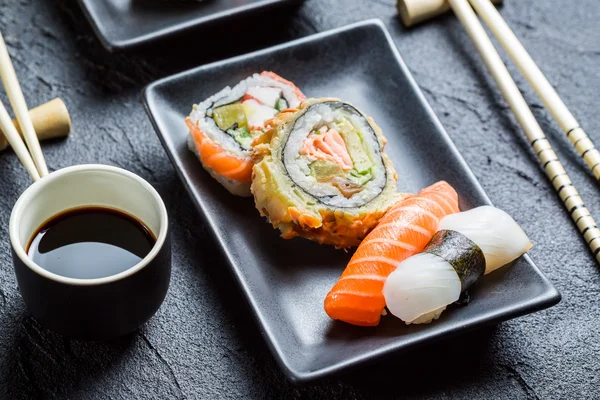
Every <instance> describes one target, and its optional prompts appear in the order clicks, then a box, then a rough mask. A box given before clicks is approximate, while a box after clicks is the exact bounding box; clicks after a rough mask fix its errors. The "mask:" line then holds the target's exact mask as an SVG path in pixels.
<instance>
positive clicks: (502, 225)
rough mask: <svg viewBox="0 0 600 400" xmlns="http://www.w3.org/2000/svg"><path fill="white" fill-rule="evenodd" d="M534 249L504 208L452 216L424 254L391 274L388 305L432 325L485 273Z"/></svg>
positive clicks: (403, 315)
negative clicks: (432, 322) (433, 321)
mask: <svg viewBox="0 0 600 400" xmlns="http://www.w3.org/2000/svg"><path fill="white" fill-rule="evenodd" d="M530 248H531V242H530V241H529V239H528V238H527V235H526V234H525V232H523V230H522V229H521V227H519V225H518V224H517V223H516V222H515V220H514V219H512V218H511V217H510V216H509V215H508V214H507V213H505V212H504V211H502V210H499V209H497V208H494V207H491V206H482V207H478V208H475V209H473V210H470V211H465V212H461V213H457V214H451V215H448V216H446V217H444V218H443V219H442V220H441V221H440V225H439V231H438V232H436V234H435V235H434V236H433V238H432V239H431V241H430V242H429V243H428V244H427V246H426V247H425V249H424V250H423V252H422V253H420V254H417V255H415V256H412V257H409V258H407V259H406V260H404V261H403V262H401V263H400V264H399V265H398V267H397V268H396V270H395V271H394V272H392V273H391V274H390V275H389V277H388V278H387V280H386V282H385V284H384V287H383V295H384V297H385V301H386V305H387V308H388V310H390V312H391V313H392V314H394V315H395V316H396V317H398V318H400V319H401V320H403V321H404V322H406V323H407V324H419V323H429V322H431V321H432V320H434V319H437V318H439V316H440V314H441V313H442V312H443V311H444V310H445V309H446V307H447V306H448V305H450V304H452V303H454V302H455V301H457V300H458V299H459V297H460V294H461V293H462V292H464V291H465V290H466V289H468V288H469V287H470V286H471V285H472V284H473V283H475V282H476V281H477V280H478V279H479V278H480V277H481V276H483V275H484V274H486V273H489V272H491V271H493V270H495V269H497V268H499V267H501V266H503V265H505V264H507V263H509V262H511V261H513V260H515V259H516V258H518V257H520V256H521V255H523V254H524V253H526V252H527V251H528V250H529V249H530Z"/></svg>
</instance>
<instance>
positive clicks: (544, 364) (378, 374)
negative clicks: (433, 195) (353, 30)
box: [0, 0, 600, 399]
mask: <svg viewBox="0 0 600 400" xmlns="http://www.w3.org/2000/svg"><path fill="white" fill-rule="evenodd" d="M502 14H503V15H504V17H505V18H506V19H507V20H508V22H509V24H510V25H511V26H512V27H513V28H514V30H515V31H516V33H517V35H518V36H519V37H520V38H521V40H522V41H523V43H524V44H525V46H526V47H527V48H528V49H529V51H530V53H531V54H532V56H533V58H534V59H535V60H536V61H537V62H538V63H539V64H540V65H541V67H542V69H543V70H544V72H545V73H546V75H547V77H548V79H549V80H550V81H551V82H552V83H553V84H554V85H555V86H556V87H557V88H558V91H559V92H560V94H561V96H562V98H563V100H564V101H565V102H566V103H567V105H568V106H569V107H570V108H571V109H572V110H573V112H574V114H575V115H576V117H577V118H578V119H579V121H580V122H581V124H582V125H583V127H584V128H586V130H587V131H588V133H589V134H590V136H591V137H592V139H595V141H596V142H597V143H600V116H598V106H599V103H600V69H599V67H600V39H599V38H600V25H599V24H598V22H597V21H598V20H600V2H598V0H577V1H576V2H574V1H570V0H546V1H539V0H519V1H515V0H508V1H506V4H505V6H504V7H503V8H502ZM369 17H378V18H381V19H382V20H383V21H384V22H385V24H386V25H387V27H388V29H389V30H390V32H391V33H392V36H393V37H394V38H395V40H396V43H397V45H398V47H399V49H400V52H401V53H402V55H403V56H404V58H405V60H406V62H407V64H408V66H409V67H410V69H411V71H412V72H413V73H414V75H415V78H416V80H417V81H418V83H419V84H420V85H421V87H422V89H423V90H424V92H425V95H426V97H427V98H428V100H429V101H430V102H431V104H432V106H433V108H434V110H435V111H436V113H437V114H438V116H439V117H440V119H441V121H442V123H443V124H444V126H445V127H446V129H447V130H448V132H449V134H450V136H451V137H452V138H453V140H454V142H455V143H456V145H457V146H458V148H459V150H460V151H461V152H462V154H463V156H464V158H465V159H466V160H467V162H468V163H469V165H470V166H471V168H472V169H473V171H474V173H475V175H476V176H477V177H478V178H479V180H480V181H481V183H482V185H483V187H484V188H485V190H486V191H487V193H488V194H489V196H490V197H491V199H492V201H493V202H494V203H495V204H496V205H497V206H499V207H501V208H503V209H505V210H506V211H508V212H509V213H510V214H512V215H513V216H514V217H515V219H516V220H517V221H518V222H519V223H520V224H521V225H522V226H523V227H524V228H525V230H526V231H527V233H528V234H529V236H530V238H531V239H532V241H533V242H534V244H535V246H534V248H533V250H532V251H531V256H532V258H533V260H534V261H535V262H536V263H537V264H538V266H539V267H540V268H541V269H542V270H543V271H544V272H545V273H546V274H547V276H548V277H549V278H550V279H551V280H552V282H554V284H555V285H556V287H557V288H558V289H559V290H560V291H561V293H562V295H563V300H562V302H561V303H560V304H559V305H557V306H555V307H553V308H551V309H549V310H546V311H543V312H540V313H537V314H534V315H529V316H525V317H522V318H519V319H516V320H513V321H509V322H506V323H503V324H501V325H499V326H497V327H494V328H488V329H485V330H480V331H477V332H474V333H471V334H469V335H467V336H463V337H460V338H455V339H451V340H447V341H445V342H442V343H439V344H434V345H431V346H428V347H426V348H422V349H420V350H418V351H414V352H412V353H408V354H403V355H396V356H394V357H392V358H391V359H389V360H387V361H385V362H382V363H379V364H376V365H372V366H369V367H365V368H362V369H360V370H356V371H354V372H352V373H350V374H349V375H346V376H342V377H340V378H337V379H331V380H328V381H324V382H320V383H317V384H315V385H310V386H302V387H296V386H293V385H291V384H290V383H289V382H288V381H287V380H286V378H285V377H284V376H283V374H282V373H281V372H280V371H279V368H278V367H277V365H276V364H275V362H274V359H273V357H272V356H271V354H270V353H269V351H268V349H267V346H266V345H265V343H264V341H263V339H262V338H261V336H260V334H259V332H258V329H257V327H256V325H255V323H254V321H253V319H252V318H251V316H250V313H249V310H248V308H247V306H246V305H245V304H244V302H243V299H242V296H241V295H240V294H239V292H238V290H237V287H236V286H235V284H234V281H233V279H232V277H231V276H230V275H229V273H228V271H227V267H226V266H225V265H224V262H223V260H222V259H221V258H220V257H219V255H218V253H217V252H216V251H215V250H214V247H215V244H214V243H213V241H212V240H211V239H210V237H209V235H208V234H207V231H206V227H204V226H203V223H202V222H201V220H200V218H199V217H198V215H197V214H196V211H195V209H194V207H193V206H192V204H191V202H190V200H189V199H188V198H187V195H186V193H185V191H184V188H183V187H182V185H181V183H180V182H179V181H178V178H177V176H176V174H175V172H174V170H173V168H172V167H171V165H170V164H169V161H168V160H167V157H166V156H165V153H164V152H163V149H162V148H161V145H160V144H159V141H158V139H157V138H156V135H155V133H154V131H153V129H152V127H151V125H150V122H149V121H148V118H147V117H146V114H145V112H144V110H143V109H142V106H141V105H140V90H141V89H142V88H143V87H144V86H145V85H146V84H148V83H150V82H152V81H153V80H155V79H157V78H160V77H163V76H167V75H170V74H172V73H175V72H178V71H181V70H184V69H188V68H191V67H194V66H197V65H199V64H203V63H206V62H209V61H214V60H217V59H222V58H225V57H229V56H233V55H235V54H240V53H244V52H248V51H251V50H255V49H259V48H263V47H267V46H270V45H272V44H275V43H278V42H283V41H287V40H290V39H293V38H297V37H301V36H305V35H309V34H311V33H314V32H317V31H323V30H326V29H330V28H335V27H339V26H342V25H345V24H347V23H350V22H354V21H358V20H361V19H364V18H369ZM265 19H266V20H265ZM0 28H1V29H2V31H3V33H4V35H5V38H6V41H7V44H8V46H9V51H10V53H11V54H12V56H13V61H14V63H15V67H16V69H17V73H18V75H19V76H20V77H21V82H22V85H23V89H24V92H25V96H26V98H27V100H28V102H29V104H30V105H31V106H33V105H37V104H40V103H43V102H45V101H48V100H50V99H51V98H54V97H57V96H60V97H62V98H63V99H64V100H65V102H66V103H67V106H68V108H69V110H70V112H71V116H72V119H73V133H72V135H71V137H69V138H68V139H67V140H59V141H55V142H53V143H46V144H45V145H44V152H45V155H46V160H47V162H48V165H49V167H50V169H51V170H56V169H59V168H63V167H66V166H69V165H73V164H81V163H92V162H98V163H106V164H112V165H118V166H120V167H123V168H126V169H129V170H132V171H133V172H135V173H137V174H140V175H141V176H143V177H144V178H146V179H147V180H149V181H150V182H151V183H152V184H153V185H154V186H155V187H156V188H157V189H158V190H159V192H160V193H161V194H162V196H163V198H164V200H165V202H166V203H167V207H168V209H169V212H170V215H171V218H172V220H173V222H174V223H173V239H174V241H173V246H174V259H173V277H172V284H171V287H170V291H169V294H168V296H167V298H166V301H165V303H164V305H163V306H162V308H161V309H160V310H159V312H158V314H157V315H156V316H155V317H154V318H153V319H152V320H151V321H150V322H149V323H148V324H146V325H145V326H144V327H143V328H142V329H141V330H140V331H139V332H138V333H136V334H134V335H132V336H131V337H128V338H123V339H119V340H117V341H114V342H110V343H94V342H91V343H89V342H79V341H74V340H69V339H66V338H64V337H61V336H59V335H57V334H54V333H52V332H50V331H47V330H46V329H44V328H43V327H41V326H40V325H39V324H38V323H36V321H35V320H33V319H32V318H31V317H30V315H29V314H28V312H27V310H26V308H25V305H24V303H23V301H22V299H21V297H20V295H19V292H18V289H17V284H16V282H15V277H14V274H13V270H12V266H11V259H10V253H9V242H8V234H7V230H8V220H9V215H10V210H11V207H12V205H13V204H14V202H15V201H16V199H17V197H18V196H19V194H20V193H21V192H22V191H23V190H24V189H25V188H26V187H27V185H29V178H28V176H27V174H26V172H25V171H24V170H23V168H22V167H21V166H20V165H19V163H18V160H17V158H16V157H15V156H14V154H13V153H12V152H10V151H8V152H3V153H0V229H1V232H2V236H1V242H0V398H2V399H19V398H72V399H80V398H85V399H88V398H89V399H119V398H132V399H133V398H140V399H142V398H143V399H165V398H188V399H192V398H236V399H237V398H286V399H288V398H289V399H295V398H326V399H355V398H356V399H359V398H360V399H362V398H397V397H407V398H436V399H437V398H459V399H473V398H492V397H493V398H507V399H515V398H522V399H526V398H543V399H545V398H599V397H600V379H599V377H600V373H599V372H600V371H599V368H600V364H599V359H598V354H599V352H600V334H599V333H598V332H599V328H600V322H598V321H597V319H598V316H599V315H600V306H599V300H598V295H599V294H600V273H599V271H598V266H597V265H596V264H595V263H594V261H593V259H592V257H591V256H590V254H589V252H588V250H587V248H586V246H585V244H584V242H583V240H582V239H580V237H579V235H578V233H577V230H576V229H575V227H574V226H573V224H572V223H571V221H570V220H569V218H568V217H567V214H566V213H565V212H563V210H562V206H561V203H560V201H559V200H558V199H557V196H556V195H555V193H554V191H553V190H552V188H551V186H550V185H549V183H548V182H547V180H546V179H545V177H544V175H543V174H542V172H541V169H540V168H539V167H538V165H537V163H536V160H535V157H534V155H533V154H532V152H531V151H530V149H529V147H528V144H527V143H526V141H525V140H524V139H523V134H522V133H521V131H520V129H519V127H518V126H517V125H516V123H515V120H514V118H513V117H512V115H511V113H510V111H509V110H508V108H507V106H506V104H505V102H504V101H503V99H502V98H501V97H500V95H499V92H498V91H497V90H496V88H495V87H494V84H493V82H492V80H491V78H490V77H489V76H488V75H487V74H486V72H485V69H484V66H483V65H482V63H481V62H480V60H479V59H478V56H477V55H476V53H475V50H474V47H473V46H472V45H471V43H470V42H469V40H468V38H467V37H466V35H465V34H464V32H463V31H462V29H461V27H460V25H459V23H458V21H457V20H456V19H455V18H454V17H453V16H451V15H450V16H446V17H442V18H439V19H437V20H435V21H432V22H431V23H429V24H427V25H423V26H420V27H417V28H414V29H412V30H410V31H407V30H405V29H404V28H403V27H402V26H401V25H400V23H399V20H398V18H397V14H396V10H395V7H394V0H354V1H350V0H307V1H306V2H305V3H304V5H302V6H301V7H300V8H299V9H298V10H297V11H289V12H287V13H285V14H284V13H282V14H279V15H277V16H276V17H273V16H264V17H263V20H262V22H261V20H260V19H259V20H258V21H255V23H254V24H247V25H246V26H242V28H243V29H244V34H240V33H239V31H240V29H237V28H240V27H239V26H238V27H236V29H235V32H237V33H236V34H231V33H229V30H230V29H231V28H232V27H231V26H229V27H224V28H221V29H218V30H217V31H216V32H213V33H211V34H207V33H206V32H204V33H202V32H198V33H197V35H187V36H185V37H182V38H181V39H180V40H181V42H180V44H178V45H175V44H173V43H161V44H156V45H151V46H150V47H149V48H147V49H145V50H141V51H136V52H135V53H128V54H118V55H112V54H109V53H107V52H106V51H105V50H104V49H103V48H102V47H101V46H100V44H99V42H98V40H97V39H96V38H95V37H94V35H93V34H92V31H91V28H90V26H89V24H88V23H87V21H86V20H85V18H84V16H83V14H82V12H81V10H80V9H79V7H78V6H77V4H76V2H75V1H74V0H57V1H48V0H0ZM503 57H504V55H503ZM504 58H505V60H506V57H504ZM509 68H510V70H511V72H513V75H515V77H516V80H517V82H518V84H519V86H520V87H521V88H522V90H523V91H524V92H525V97H526V98H527V100H528V102H529V104H530V105H531V106H532V108H533V110H534V113H535V114H536V116H537V117H538V120H539V121H540V123H541V125H542V128H543V129H544V131H545V132H546V134H547V135H548V136H549V138H550V140H551V142H552V143H553V145H554V146H555V147H556V149H557V151H558V153H559V157H560V158H561V159H562V160H563V163H564V164H565V165H566V168H567V170H568V171H569V173H570V174H571V177H572V179H573V181H574V182H575V185H576V186H577V187H578V188H579V191H580V192H581V195H582V197H583V198H584V200H585V201H586V202H587V204H588V206H589V208H590V210H591V211H592V213H593V214H595V215H597V216H599V215H600V202H599V201H598V186H597V185H598V184H597V183H596V182H595V181H594V179H593V178H592V177H591V175H590V173H589V172H588V171H587V170H586V168H585V166H584V164H583V162H581V161H580V160H579V158H578V156H577V154H576V153H575V152H574V151H573V150H572V149H571V148H570V146H569V143H568V140H567V139H566V137H565V136H564V134H563V133H562V132H561V131H560V129H559V128H558V126H557V125H556V124H555V123H554V122H553V120H552V119H551V117H550V115H549V114H548V112H547V111H546V110H545V109H544V108H543V106H542V104H541V102H540V101H539V100H538V99H537V98H536V97H535V95H534V93H533V92H532V90H531V89H530V88H529V87H528V85H527V84H526V83H525V81H524V79H523V78H522V77H521V76H520V75H519V74H518V73H517V71H516V69H515V68H514V67H513V66H512V65H511V66H510V67H509ZM0 97H1V98H2V100H3V101H6V97H5V96H4V93H3V92H2V93H1V94H0Z"/></svg>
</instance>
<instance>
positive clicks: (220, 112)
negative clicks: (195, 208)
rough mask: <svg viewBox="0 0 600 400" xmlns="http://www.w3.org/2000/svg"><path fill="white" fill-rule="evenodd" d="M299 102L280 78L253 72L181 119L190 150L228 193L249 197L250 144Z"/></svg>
mask: <svg viewBox="0 0 600 400" xmlns="http://www.w3.org/2000/svg"><path fill="white" fill-rule="evenodd" d="M303 100H305V97H304V95H303V94H302V92H301V91H300V90H299V89H298V88H297V87H296V86H295V85H294V84H293V83H292V82H290V81H287V80H285V79H283V78H282V77H280V76H279V75H277V74H275V73H273V72H268V71H265V72H262V73H261V74H254V75H252V76H250V77H248V78H246V79H244V80H243V81H241V82H239V83H238V84H237V85H235V86H234V87H233V88H231V87H229V86H227V87H226V88H225V89H223V90H221V91H220V92H219V93H217V94H215V95H213V96H211V97H209V98H208V99H206V100H204V101H203V102H201V103H200V104H197V105H196V104H195V105H194V107H193V110H192V112H191V113H190V115H189V116H188V117H187V118H186V120H185V122H186V124H187V126H188V128H189V130H190V136H189V137H188V147H189V149H190V150H191V151H193V152H194V153H195V154H196V155H197V156H198V158H199V159H200V161H201V163H202V165H203V166H204V168H205V169H206V170H207V171H208V172H209V173H210V175H211V176H212V177H213V178H215V179H216V180H217V181H219V183H221V184H222V185H223V186H224V187H225V188H226V189H227V190H229V191H230V192H231V193H233V194H235V195H238V196H250V195H251V194H250V181H251V177H252V166H253V162H252V158H251V152H252V143H253V141H254V140H255V139H256V138H257V137H258V136H260V135H262V134H263V133H264V132H265V130H266V126H265V125H266V122H267V121H269V120H271V119H272V118H274V117H276V116H277V115H278V114H279V113H280V112H281V111H282V110H285V109H288V108H290V107H297V106H298V105H299V104H300V103H301V102H302V101H303Z"/></svg>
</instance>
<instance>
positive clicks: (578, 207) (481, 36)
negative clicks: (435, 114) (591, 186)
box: [448, 0, 600, 262]
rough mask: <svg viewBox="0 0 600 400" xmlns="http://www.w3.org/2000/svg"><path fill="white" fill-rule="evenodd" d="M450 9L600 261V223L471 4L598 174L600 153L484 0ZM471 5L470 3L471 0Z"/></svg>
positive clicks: (458, 2)
mask: <svg viewBox="0 0 600 400" xmlns="http://www.w3.org/2000/svg"><path fill="white" fill-rule="evenodd" d="M448 1H449V3H450V6H451V7H452V10H453V11H454V13H455V14H456V16H457V17H458V19H459V20H460V21H461V23H462V24H463V26H464V28H465V30H466V31H467V34H468V35H469V36H470V37H471V39H472V40H473V42H474V44H475V47H476V48H477V50H478V51H479V53H480V54H481V57H482V58H483V61H484V63H485V64H486V66H487V68H488V69H489V70H490V72H491V74H492V76H493V77H494V80H495V81H496V83H497V84H498V86H499V87H500V91H501V92H502V94H503V95H504V97H505V99H506V101H507V102H508V104H509V106H510V108H511V110H512V111H513V113H514V114H515V116H516V118H517V120H518V122H519V124H520V125H521V127H522V128H523V130H524V131H525V134H526V135H527V138H528V140H529V141H530V142H531V145H532V146H533V149H534V151H535V153H536V155H537V156H538V158H539V160H540V162H541V163H542V166H543V169H544V172H545V173H546V176H548V179H550V181H551V182H552V185H553V186H554V188H555V190H556V192H557V193H558V195H559V196H560V199H561V200H562V202H563V204H564V206H565V208H566V209H567V211H568V212H569V214H570V215H571V218H572V219H573V221H574V222H575V224H576V225H577V228H578V229H579V231H580V233H581V234H582V236H583V237H584V239H585V241H586V243H587V244H588V246H589V248H590V250H591V251H592V254H593V255H594V257H595V258H596V260H597V261H598V262H600V229H598V227H597V226H596V222H595V221H594V218H593V217H592V216H591V214H590V212H589V210H588V209H587V208H586V206H585V204H584V202H583V200H582V198H581V197H580V196H579V193H578V192H577V189H575V186H574V185H573V183H572V182H571V179H569V176H568V174H567V172H566V171H565V168H564V167H563V165H562V163H561V162H560V161H559V159H558V156H557V155H556V153H555V152H554V150H553V149H552V145H551V144H550V142H548V140H547V139H546V136H545V135H544V132H543V131H542V129H541V128H540V125H539V124H538V122H537V121H536V119H535V117H534V116H533V113H532V112H531V110H530V109H529V107H528V106H527V103H526V102H525V99H524V98H523V95H522V94H521V92H520V91H519V89H518V87H517V85H516V84H515V82H514V80H513V79H512V77H511V75H510V73H509V72H508V69H507V68H506V65H504V63H503V62H502V59H501V58H500V55H499V54H498V52H497V51H496V49H495V47H494V45H493V44H492V42H491V40H490V38H489V37H488V36H487V34H486V32H485V30H484V28H483V26H482V25H481V23H480V22H479V19H478V18H477V15H476V14H475V12H474V11H473V8H475V10H477V12H478V13H479V14H480V16H481V17H482V19H483V20H484V21H485V22H486V24H487V25H488V26H489V27H490V29H491V30H492V32H493V33H494V35H495V36H496V37H497V39H498V41H499V42H500V43H501V44H502V46H503V47H504V48H505V49H506V50H507V52H508V53H509V55H510V56H511V58H512V59H513V60H514V62H515V63H516V64H517V66H518V67H519V69H520V70H521V71H522V73H523V75H524V76H525V77H526V78H527V80H528V81H529V82H530V83H531V85H532V86H533V88H534V89H535V90H536V92H537V93H538V96H539V97H540V98H541V99H542V101H543V102H544V103H545V105H546V107H547V108H548V109H549V110H550V112H551V114H552V115H553V117H554V118H555V119H556V121H557V122H558V123H559V125H560V126H561V128H562V129H563V130H564V131H565V133H566V134H567V136H568V137H569V139H570V141H571V143H573V145H574V146H575V148H576V149H577V151H578V152H579V154H580V155H581V156H582V157H583V159H584V160H585V162H586V164H587V165H588V166H589V167H590V168H591V170H592V172H593V173H594V175H595V176H596V178H597V179H600V153H599V152H598V150H597V149H596V148H595V147H594V145H593V143H592V142H591V140H590V139H589V138H588V136H587V135H586V134H585V132H584V131H583V129H582V128H581V127H580V126H579V124H578V123H577V121H576V120H575V118H574V117H573V115H572V114H571V113H570V112H569V110H568V109H567V107H566V106H565V104H564V103H563V102H562V100H561V99H560V97H559V96H558V94H557V93H556V91H555V90H554V88H553V87H552V85H550V83H549V82H548V80H547V79H546V77H545V76H544V75H543V73H542V72H541V71H540V69H539V68H538V67H537V65H536V64H535V62H534V61H533V60H532V59H531V56H529V54H528V53H527V51H526V50H525V48H524V47H523V45H521V43H520V42H519V40H518V39H517V37H516V36H515V34H514V33H513V32H512V31H511V29H510V28H509V26H508V25H507V24H506V22H505V21H504V20H503V18H502V16H501V15H500V13H498V11H497V10H496V8H495V7H494V6H493V5H492V3H491V2H490V1H489V0H448ZM469 2H470V3H471V5H472V6H473V8H471V5H470V4H469Z"/></svg>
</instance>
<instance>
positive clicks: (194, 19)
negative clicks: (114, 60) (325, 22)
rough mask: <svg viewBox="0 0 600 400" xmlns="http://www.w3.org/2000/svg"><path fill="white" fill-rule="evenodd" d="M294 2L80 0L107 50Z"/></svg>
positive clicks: (291, 0)
mask: <svg viewBox="0 0 600 400" xmlns="http://www.w3.org/2000/svg"><path fill="white" fill-rule="evenodd" d="M294 2H296V3H298V2H299V0H203V1H201V2H199V1H197V0H79V4H81V7H82V8H83V11H84V13H85V15H86V17H87V18H88V20H89V21H90V23H91V24H92V27H93V28H94V31H95V32H96V35H98V37H99V38H100V41H101V42H102V44H103V45H104V47H105V48H106V49H107V50H109V51H114V50H122V49H127V48H132V47H136V46H138V45H142V44H145V43H148V42H151V41H153V40H156V39H159V38H162V37H166V36H171V35H174V34H177V33H181V32H183V31H186V30H189V29H192V28H194V27H197V26H199V25H202V24H210V23H216V22H218V21H222V20H226V19H230V18H232V17H242V16H249V15H251V14H256V13H259V12H261V11H264V10H266V9H267V8H271V7H276V6H282V5H287V4H291V3H294Z"/></svg>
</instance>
